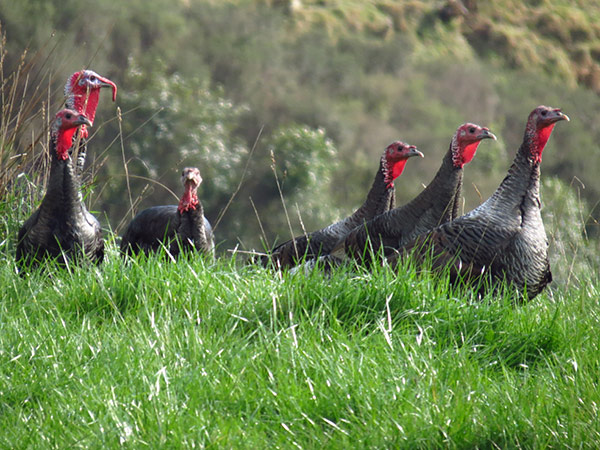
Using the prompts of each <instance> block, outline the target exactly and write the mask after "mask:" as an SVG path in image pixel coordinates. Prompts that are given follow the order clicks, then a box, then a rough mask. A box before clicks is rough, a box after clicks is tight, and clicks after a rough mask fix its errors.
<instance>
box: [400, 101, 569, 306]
mask: <svg viewBox="0 0 600 450" xmlns="http://www.w3.org/2000/svg"><path fill="white" fill-rule="evenodd" d="M561 120H567V121H568V120H569V118H568V116H567V115H565V114H563V113H562V112H561V111H560V109H556V108H550V107H548V106H539V107H537V108H536V109H534V110H533V111H532V112H531V114H530V115H529V118H528V120H527V125H526V127H525V136H524V138H523V142H522V144H521V146H520V147H519V149H518V150H517V154H516V156H515V159H514V161H513V163H512V165H511V167H510V169H509V170H508V174H507V175H506V177H505V178H504V180H503V181H502V183H501V184H500V186H499V187H498V189H497V190H496V192H494V194H493V195H492V196H491V197H490V198H488V199H487V200H486V201H485V202H484V203H482V204H481V205H480V206H479V207H478V208H476V209H474V210H473V211H471V212H469V213H467V214H465V215H464V216H462V217H459V218H458V219H455V220H454V221H452V222H449V223H446V224H443V225H441V226H440V227H438V228H436V229H434V230H433V231H431V232H430V233H428V234H426V235H424V236H420V237H418V238H417V239H416V240H415V241H413V242H411V243H409V244H408V245H406V246H405V247H403V248H402V249H401V252H400V253H399V254H396V255H393V256H391V257H390V258H389V261H390V262H391V263H392V264H395V263H396V261H397V259H398V257H399V256H400V255H402V254H404V253H407V252H408V253H411V252H412V253H413V254H414V255H415V256H416V257H417V260H418V261H422V260H423V259H427V258H428V257H431V258H432V262H433V265H434V267H435V268H441V267H444V266H447V265H450V275H451V278H452V280H453V281H456V280H465V281H472V280H474V279H479V280H481V277H482V276H485V277H488V278H487V279H488V280H491V281H492V286H494V285H496V284H497V283H498V282H500V281H502V280H506V281H507V282H508V283H510V284H512V285H513V286H514V287H516V288H517V289H518V291H519V292H520V293H522V292H523V291H525V292H526V294H527V297H528V298H529V299H532V298H534V297H535V296H536V295H537V294H539V293H540V292H541V291H542V290H543V289H544V288H545V287H546V285H547V284H548V283H550V282H551V281H552V274H551V272H550V263H549V260H548V239H547V237H546V231H545V229H544V223H543V222H542V216H541V212H540V208H541V202H540V192H539V187H540V163H541V161H542V151H543V150H544V147H545V146H546V143H547V142H548V139H549V138H550V134H551V133H552V130H553V128H554V125H555V124H556V123H557V122H559V121H561ZM482 281H484V280H482ZM485 287H486V285H485V283H483V285H482V288H485Z"/></svg>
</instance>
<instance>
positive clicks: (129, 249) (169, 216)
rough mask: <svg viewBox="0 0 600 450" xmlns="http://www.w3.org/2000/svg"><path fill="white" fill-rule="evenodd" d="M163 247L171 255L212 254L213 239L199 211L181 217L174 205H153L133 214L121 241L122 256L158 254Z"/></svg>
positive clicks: (206, 221)
mask: <svg viewBox="0 0 600 450" xmlns="http://www.w3.org/2000/svg"><path fill="white" fill-rule="evenodd" d="M164 247H166V248H167V249H168V250H169V252H170V253H171V254H172V255H173V256H177V255H179V253H180V250H183V251H185V250H196V251H201V252H205V253H208V254H211V255H214V247H215V244H214V236H213V231H212V227H211V225H210V223H209V222H208V220H207V219H206V217H204V214H203V212H202V208H199V209H195V210H190V211H186V212H184V213H183V214H181V213H180V212H179V211H178V209H177V205H163V206H153V207H151V208H148V209H145V210H144V211H142V212H140V213H139V214H138V215H136V216H135V217H134V218H133V220H132V221H131V222H130V224H129V226H128V227H127V230H126V231H125V233H124V234H123V238H122V240H121V251H122V252H124V253H126V254H131V253H139V252H140V251H143V252H144V253H146V254H148V253H150V252H156V251H160V250H161V249H163V248H164Z"/></svg>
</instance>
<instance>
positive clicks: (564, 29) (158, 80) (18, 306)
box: [0, 0, 600, 448]
mask: <svg viewBox="0 0 600 450" xmlns="http://www.w3.org/2000/svg"><path fill="white" fill-rule="evenodd" d="M12 3H15V2H12ZM16 3H18V4H11V5H7V4H6V3H0V26H1V34H2V36H4V39H2V40H1V41H0V42H1V43H0V86H1V87H0V95H1V104H0V106H1V114H0V286H2V289H1V290H0V447H3V448H4V447H6V448H18V447H23V448H25V447H27V448H29V447H32V448H64V447H84V448H90V447H91V448H104V447H108V448H115V447H118V446H124V447H129V448H140V447H150V448H165V447H166V448H179V447H184V448H189V447H193V446H199V447H217V448H272V447H280V448H293V447H299V448H320V447H323V448H341V447H346V448H354V447H369V448H387V447H390V448H396V447H399V448H436V447H448V448H513V447H524V448H547V447H555V448H572V447H577V448H599V447H600V421H599V419H598V416H599V415H600V414H599V413H598V405H599V404H600V398H599V396H600V394H599V390H598V381H599V380H598V374H599V373H600V370H599V369H600V367H599V363H598V354H599V350H600V349H599V343H600V342H599V340H598V338H597V332H596V330H597V329H598V327H599V326H600V323H599V322H600V317H599V315H598V313H597V311H599V310H600V308H599V307H600V305H599V301H600V291H599V286H600V283H599V281H600V280H599V279H598V273H599V272H600V270H599V269H600V256H599V254H598V245H599V244H598V236H599V235H600V232H599V230H598V224H597V218H598V216H599V214H600V212H599V210H598V207H597V203H596V202H597V199H598V198H599V196H600V181H599V178H598V176H597V174H598V172H599V171H600V159H599V158H598V157H597V154H596V152H597V150H598V144H597V143H598V142H599V140H600V121H598V120H597V114H598V111H600V99H599V98H598V96H597V94H598V92H600V26H599V25H598V24H600V12H599V11H600V5H598V3H597V2H595V1H594V2H572V1H571V2H566V1H563V0H552V1H551V0H531V1H527V2H517V1H513V0H494V1H492V2H475V1H471V0H465V1H464V2H463V3H464V6H465V7H466V12H465V11H464V10H462V9H461V8H460V7H458V8H457V7H456V5H457V3H456V2H452V1H448V2H427V1H422V0H411V1H403V2H400V1H398V2H396V1H390V0H373V1H369V2H365V1H358V0H356V1H355V0H349V1H345V2H334V1H318V0H314V1H311V0H300V1H297V0H295V1H279V0H278V1H275V0H262V1H254V2H253V1H241V0H229V1H209V0H206V1H198V0H189V1H185V0H182V1H179V2H173V1H167V0H152V1H145V0H133V1H128V2H122V4H120V5H117V4H116V3H115V2H113V1H112V0H97V1H96V2H94V7H93V8H91V7H90V5H88V4H86V3H85V2H75V1H72V0H67V1H63V2H55V1H47V2H39V1H37V0H23V1H19V2H16ZM24 52H26V53H25V54H24ZM88 66H89V67H90V68H92V69H93V70H96V71H97V72H99V73H101V74H103V75H106V76H108V77H110V78H111V79H113V80H114V81H115V82H116V83H117V84H118V86H119V94H118V98H117V103H116V105H115V104H112V103H111V102H110V101H109V99H108V96H107V95H104V94H102V96H101V102H100V108H99V110H98V114H97V116H96V121H95V126H94V128H93V130H92V133H93V136H92V139H91V142H90V145H89V155H88V165H87V171H86V173H85V176H84V180H85V182H86V186H85V195H86V197H85V198H86V202H87V203H88V205H89V207H90V210H93V211H95V212H96V214H97V215H98V216H99V217H101V219H102V220H103V223H104V225H105V227H106V237H107V257H106V260H105V262H104V263H103V265H102V266H100V267H98V268H96V267H83V268H79V269H74V270H72V271H69V270H64V269H58V268H52V267H51V268H49V269H48V270H49V272H50V274H51V276H50V277H48V274H44V273H33V274H31V275H30V276H27V277H19V276H18V275H17V273H16V266H15V262H14V248H15V238H16V234H17V230H18V228H19V226H20V224H21V223H22V221H23V220H24V219H25V218H26V217H27V216H28V215H29V214H30V213H31V211H32V210H33V209H34V208H35V207H36V206H37V204H38V202H39V200H40V198H41V196H42V194H43V191H44V185H45V176H46V167H47V166H46V163H47V159H46V152H47V139H48V136H47V125H48V120H49V119H48V118H49V117H51V116H52V115H53V114H54V112H56V111H57V110H58V109H59V108H60V105H61V102H62V100H63V99H62V88H63V85H64V81H65V80H66V78H67V76H68V75H70V74H71V73H73V72H74V71H75V70H79V69H80V68H82V67H88ZM538 104H548V105H552V106H557V107H561V108H563V110H564V111H565V112H566V113H567V114H569V116H570V117H571V119H572V121H571V122H570V123H568V124H566V123H565V124H560V126H559V127H557V128H556V130H555V132H554V134H553V136H552V138H551V140H550V142H549V145H548V147H547V149H546V150H545V152H544V162H543V177H542V198H543V201H544V209H543V214H544V221H545V223H546V227H547V231H548V235H549V239H550V254H551V262H552V270H553V275H554V282H553V283H552V285H551V289H550V290H548V291H546V292H544V293H543V294H542V295H540V296H538V297H536V298H535V299H534V300H533V301H531V302H526V303H524V304H515V303H514V300H513V296H512V295H511V293H510V292H508V291H506V290H504V291H502V290H501V291H500V292H499V293H496V294H489V295H487V296H485V297H484V298H476V297H475V296H474V294H473V293H472V292H471V291H469V290H468V289H467V288H465V287H450V286H449V285H448V282H447V279H446V277H444V276H433V275H432V274H430V273H429V272H428V271H427V270H424V269H421V270H417V269H415V268H414V267H412V266H411V265H410V263H407V264H406V265H405V266H403V267H401V268H400V269H399V270H398V271H397V273H392V271H391V270H390V269H389V268H388V267H382V268H375V270H374V271H373V272H367V271H366V270H365V269H364V268H361V267H355V268H346V269H341V270H339V271H336V272H335V273H333V274H332V275H331V277H325V276H324V275H323V274H322V273H321V272H320V271H315V272H312V273H309V274H303V273H301V274H297V275H291V274H289V273H273V272H270V271H267V270H264V269H262V268H259V267H254V266H250V265H243V264H241V261H242V260H245V259H246V258H245V254H243V253H236V254H233V255H231V254H230V253H229V252H228V250H229V249H231V248H233V247H234V246H235V245H237V244H239V249H240V251H243V250H249V249H254V248H259V249H262V248H263V245H269V244H271V243H273V242H274V241H276V240H279V241H281V240H282V239H286V238H288V237H289V235H290V228H291V229H292V230H293V233H294V234H296V233H300V232H301V231H302V229H303V227H305V228H306V229H308V230H310V229H314V228H318V227H321V226H323V225H325V224H328V223H330V221H333V220H334V219H336V218H338V217H341V216H343V215H347V214H348V213H349V212H351V211H352V210H353V208H355V207H356V205H358V204H360V203H361V202H362V200H363V198H364V196H365V194H366V192H367V190H368V188H369V186H370V185H371V182H372V177H373V176H374V174H375V171H376V169H377V167H378V162H379V158H380V155H381V152H382V151H383V149H384V147H385V146H386V145H387V144H388V143H389V142H391V141H392V140H396V139H401V140H404V141H406V142H410V143H412V144H415V145H417V146H418V147H419V149H420V150H422V151H423V152H424V153H425V156H426V158H425V159H424V160H423V161H419V162H418V164H417V163H415V164H410V165H409V166H408V167H407V169H406V170H405V172H404V174H403V175H402V177H401V178H400V179H399V180H398V181H397V182H396V186H397V188H396V193H397V201H398V202H400V203H403V202H405V201H407V200H409V199H411V198H412V197H414V195H416V194H417V193H418V192H419V191H420V189H421V188H422V184H424V183H427V182H428V181H429V180H430V179H431V177H432V175H433V173H435V171H436V170H437V168H438V166H439V162H440V158H441V155H442V154H443V153H444V152H445V151H446V149H447V147H448V144H449V141H450V137H451V135H452V133H453V132H454V130H455V129H456V127H457V126H458V125H459V124H461V123H462V122H465V121H474V122H477V123H480V124H482V125H485V126H489V127H490V128H491V129H492V131H494V133H495V134H497V135H498V137H499V138H500V140H499V141H498V142H497V143H493V144H487V143H486V144H484V145H482V146H481V148H480V150H479V151H478V154H477V156H476V157H475V159H474V161H473V162H472V163H471V164H469V166H468V168H467V170H466V178H465V186H464V189H465V210H468V209H470V208H471V207H473V206H475V205H477V204H479V202H480V201H481V200H482V199H484V198H486V197H487V196H488V195H489V194H490V193H491V192H492V191H493V190H494V189H495V188H496V187H497V185H498V184H499V183H500V181H501V179H502V177H503V176H504V174H505V172H506V169H507V167H508V165H509V163H510V160H511V159H512V157H513V154H514V150H515V149H516V148H517V146H518V145H519V143H520V141H521V139H522V133H523V127H524V124H525V119H526V117H527V114H528V113H529V112H530V111H531V109H533V108H534V107H535V106H537V105H538ZM117 107H118V109H117ZM186 165H195V166H199V167H200V169H201V171H202V175H203V178H204V183H203V184H202V187H201V192H200V196H201V199H202V202H203V204H204V206H205V211H206V212H207V215H208V217H209V219H210V220H211V221H212V222H213V224H217V222H218V225H217V229H216V235H217V240H218V241H219V242H220V245H219V246H218V249H217V253H218V256H219V257H218V259H217V261H216V262H209V261H206V260H204V259H202V258H189V259H186V258H182V259H180V260H179V261H177V262H176V263H173V262H171V261H170V260H169V259H168V258H167V257H165V256H164V255H163V256H152V257H149V258H145V257H141V258H140V259H139V260H135V261H132V262H130V263H129V264H124V262H123V261H122V260H121V258H120V257H119V255H118V253H117V243H116V239H117V237H116V236H117V235H118V232H119V231H121V230H122V228H123V225H124V223H126V221H127V220H129V218H130V217H131V215H132V213H133V212H134V211H136V210H139V209H140V208H144V207H147V206H150V205H156V204H165V203H174V202H175V201H176V200H175V199H174V197H173V194H172V193H171V192H170V190H172V191H174V192H175V193H176V194H177V195H178V194H179V193H180V186H179V185H178V178H179V177H178V176H177V174H178V173H179V172H180V170H181V168H182V167H183V166H186ZM127 174H128V176H127ZM128 189H130V191H128ZM232 196H233V198H232ZM230 200H231V202H230V203H229V201H230ZM282 202H283V203H284V204H285V209H284V206H283V204H282ZM226 205H227V206H226ZM240 255H243V256H240Z"/></svg>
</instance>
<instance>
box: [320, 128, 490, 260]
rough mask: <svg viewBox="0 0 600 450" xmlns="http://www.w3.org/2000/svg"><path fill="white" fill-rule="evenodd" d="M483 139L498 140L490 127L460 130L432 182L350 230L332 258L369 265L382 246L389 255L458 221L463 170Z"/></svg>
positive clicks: (453, 137) (453, 138) (457, 131)
mask: <svg viewBox="0 0 600 450" xmlns="http://www.w3.org/2000/svg"><path fill="white" fill-rule="evenodd" d="M483 139H493V140H495V139H496V136H494V134H493V133H491V132H490V130H489V129H488V128H485V127H482V126H479V125H475V124H473V123H465V124H463V125H461V126H460V127H458V129H457V130H456V132H455V133H454V136H452V140H451V142H450V148H449V149H448V151H447V152H446V155H445V156H444V159H443V160H442V165H441V167H440V168H439V170H438V172H437V174H436V175H435V177H434V178H433V180H432V181H431V183H429V185H428V186H427V187H426V188H425V189H424V190H423V191H422V192H421V193H420V194H419V195H418V196H417V197H415V198H414V199H413V200H412V201H411V202H409V203H407V204H406V205H404V206H401V207H399V208H395V209H392V210H390V211H387V212H385V213H383V214H381V215H379V216H377V217H375V218H373V219H372V220H370V221H369V222H367V223H366V224H364V225H361V226H359V227H356V228H354V229H353V230H351V231H350V232H349V233H348V234H347V235H346V236H344V239H343V240H341V241H340V242H339V243H338V244H337V245H336V247H335V249H334V250H333V251H332V257H333V258H332V259H338V258H339V259H347V258H354V259H356V260H358V261H361V262H367V263H368V262H370V258H371V256H372V255H373V254H376V253H377V252H378V251H379V250H380V248H381V247H383V251H384V253H385V254H386V255H390V254H392V253H393V252H394V249H397V248H399V247H401V246H402V245H403V244H405V243H407V242H410V240H412V239H414V238H415V237H417V236H419V235H420V234H423V233H426V232H428V231H430V230H431V229H433V228H434V227H436V226H438V225H440V224H442V223H444V222H448V221H450V220H453V219H454V218H456V217H457V216H458V208H459V203H460V193H461V188H462V179H463V167H464V165H465V164H467V163H468V162H470V161H471V160H472V159H473V157H474V156H475V152H476V151H477V147H478V146H479V144H480V142H481V141H482V140H483ZM370 246H371V247H372V250H373V251H371V248H370Z"/></svg>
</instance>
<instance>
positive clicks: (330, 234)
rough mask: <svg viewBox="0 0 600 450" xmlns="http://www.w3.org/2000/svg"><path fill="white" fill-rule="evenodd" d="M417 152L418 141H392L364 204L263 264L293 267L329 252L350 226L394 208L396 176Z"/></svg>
mask: <svg viewBox="0 0 600 450" xmlns="http://www.w3.org/2000/svg"><path fill="white" fill-rule="evenodd" d="M413 156H420V157H423V154H422V153H421V152H420V151H419V150H417V148H416V147H415V146H414V145H408V144H405V143H404V142H400V141H396V142H393V143H391V144H390V145H388V146H387V148H386V149H385V151H384V153H383V155H382V156H381V162H380V164H379V170H378V171H377V174H376V175H375V180H374V181H373V185H372V186H371V190H370V191H369V193H368V194H367V199H366V200H365V202H364V203H363V204H362V206H361V207H360V208H358V209H357V210H356V211H355V212H354V213H353V214H352V215H351V216H349V217H346V218H345V219H343V220H340V221H339V222H336V223H334V224H332V225H329V226H327V227H325V228H322V229H320V230H317V231H314V232H312V233H309V234H307V235H303V236H298V237H296V238H294V239H292V240H289V241H287V242H284V243H283V244H281V245H279V246H277V247H275V248H274V249H273V250H272V252H271V255H269V256H268V257H264V258H263V259H262V262H263V265H265V266H266V265H268V263H269V260H270V261H272V262H273V264H274V265H275V266H276V267H282V268H289V267H293V266H295V265H296V264H298V263H300V262H302V260H304V259H305V258H314V257H317V256H322V255H327V254H329V252H331V250H332V249H333V247H334V246H335V244H336V243H337V242H338V241H339V240H340V239H341V238H342V237H344V236H345V235H346V234H347V233H348V232H349V231H350V230H352V229H354V228H355V227H357V226H360V225H361V224H364V223H365V222H366V221H367V220H370V219H371V218H373V217H375V216H378V215H379V214H382V213H384V212H385V211H388V210H389V209H390V208H393V207H394V180H395V179H396V178H397V177H399V176H400V174H402V171H403V170H404V166H405V165H406V161H407V160H408V159H409V158H411V157H413Z"/></svg>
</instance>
